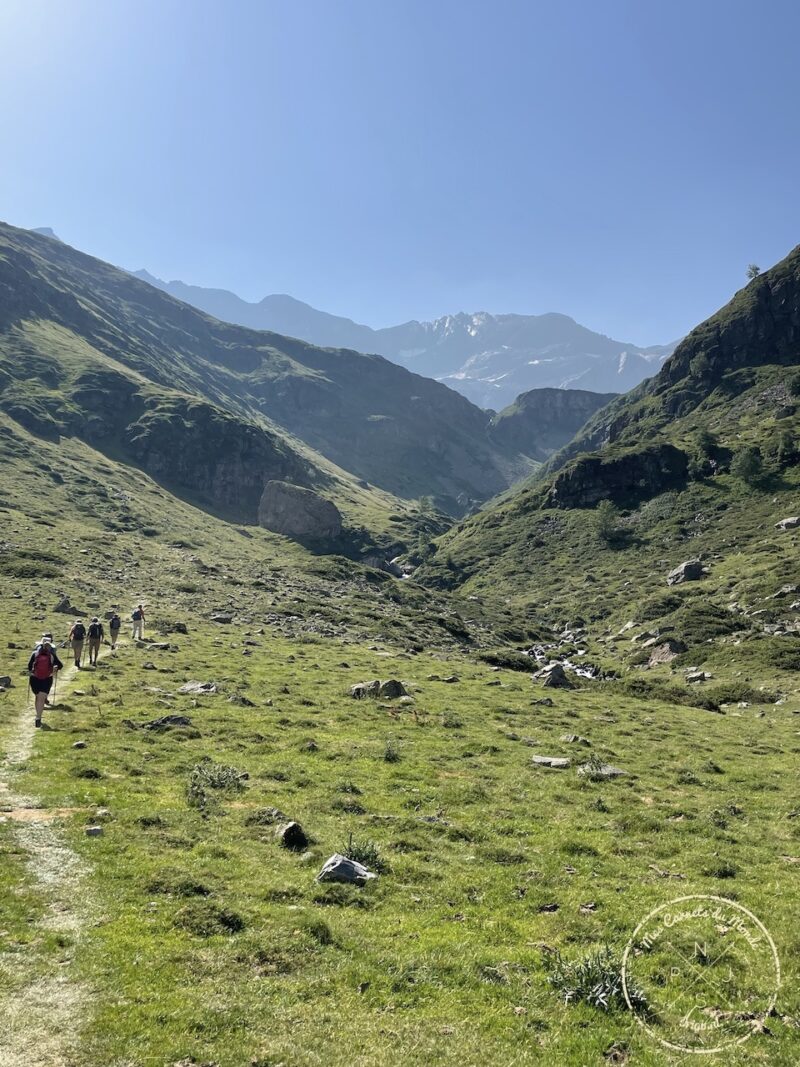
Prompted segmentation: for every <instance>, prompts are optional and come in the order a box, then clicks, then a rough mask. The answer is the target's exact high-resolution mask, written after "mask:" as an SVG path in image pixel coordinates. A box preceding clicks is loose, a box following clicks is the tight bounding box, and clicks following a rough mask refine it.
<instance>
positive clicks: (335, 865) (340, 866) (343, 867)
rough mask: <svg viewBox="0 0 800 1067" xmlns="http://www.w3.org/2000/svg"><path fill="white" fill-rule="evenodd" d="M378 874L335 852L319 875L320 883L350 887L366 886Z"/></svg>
mask: <svg viewBox="0 0 800 1067" xmlns="http://www.w3.org/2000/svg"><path fill="white" fill-rule="evenodd" d="M377 877H378V876H377V874H374V873H373V872H372V871H370V870H368V869H367V868H366V867H365V866H364V865H363V864H362V863H358V862H356V860H351V859H348V858H347V856H341V855H340V854H339V853H338V852H335V853H334V854H333V855H332V856H331V858H330V859H329V860H326V861H325V863H324V864H323V866H322V870H321V871H320V872H319V874H318V875H317V881H318V882H344V883H346V884H348V885H359V886H363V885H366V883H367V882H368V881H370V879H372V878H377Z"/></svg>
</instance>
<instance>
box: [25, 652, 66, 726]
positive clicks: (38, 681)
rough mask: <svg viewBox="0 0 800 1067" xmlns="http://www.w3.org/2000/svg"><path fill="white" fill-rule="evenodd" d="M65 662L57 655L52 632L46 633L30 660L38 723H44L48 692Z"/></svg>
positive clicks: (30, 674) (39, 724) (31, 683)
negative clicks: (43, 713) (43, 714)
mask: <svg viewBox="0 0 800 1067" xmlns="http://www.w3.org/2000/svg"><path fill="white" fill-rule="evenodd" d="M63 666H64V664H63V663H62V662H61V660H60V659H59V658H58V656H57V655H56V650H55V649H54V648H53V643H52V638H51V636H50V634H44V635H43V636H42V640H41V642H40V643H39V644H38V645H37V646H36V648H35V649H34V650H33V653H32V655H31V658H30V659H29V660H28V674H29V676H30V680H29V684H30V687H31V692H32V693H33V698H34V703H35V706H36V725H37V726H41V725H42V712H43V711H44V706H45V704H46V703H47V694H48V693H49V692H50V689H51V687H52V685H53V679H54V678H55V677H56V675H57V674H58V672H59V671H60V670H61V668H62V667H63Z"/></svg>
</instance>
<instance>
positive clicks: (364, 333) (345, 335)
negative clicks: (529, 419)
mask: <svg viewBox="0 0 800 1067" xmlns="http://www.w3.org/2000/svg"><path fill="white" fill-rule="evenodd" d="M136 277H138V278H141V279H142V280H144V281H147V282H149V283H150V284H151V285H155V286H157V287H158V288H159V289H163V290H165V291H166V292H168V293H169V294H170V295H171V296H174V297H176V298H177V299H178V300H183V301H184V302H185V303H188V304H192V305H194V306H195V307H198V308H200V310H202V311H205V312H207V313H208V314H209V315H214V316H215V317H216V318H218V319H222V320H223V321H226V322H233V323H237V324H238V325H241V326H249V327H251V328H254V329H260V330H270V331H271V332H272V333H279V334H283V335H284V336H289V337H298V338H300V339H301V340H303V341H308V342H309V343H310V344H314V345H319V346H321V347H323V348H350V349H354V350H355V351H356V352H375V353H377V354H379V355H381V356H384V357H385V358H386V359H389V360H391V361H392V362H394V363H399V364H400V365H401V366H403V367H407V368H408V369H409V370H412V371H415V372H416V373H418V374H423V375H425V376H427V377H431V378H436V379H437V380H438V381H440V382H443V383H444V384H445V385H449V386H450V387H451V388H453V389H455V390H456V391H457V392H459V393H461V394H462V395H463V396H466V397H467V399H469V400H471V401H472V402H473V403H475V404H478V405H479V406H480V407H482V408H486V409H491V410H495V411H499V410H500V409H501V408H505V407H506V406H507V405H508V404H510V403H512V401H513V400H514V398H515V397H516V396H517V395H518V394H520V393H524V392H527V391H528V390H530V389H541V388H556V389H586V390H590V391H594V392H599V393H610V392H616V393H618V392H626V391H627V390H628V389H632V388H633V387H634V386H636V385H638V384H639V382H641V381H643V380H644V379H645V378H648V377H650V376H651V375H653V374H655V373H656V372H657V371H658V370H659V368H660V367H661V365H662V363H663V362H664V360H665V359H666V358H667V357H668V356H669V354H670V353H671V352H672V350H673V348H674V347H675V346H674V345H663V346H659V345H651V346H650V347H649V348H642V347H640V346H638V345H632V344H628V343H623V342H622V341H615V340H614V339H613V338H610V337H607V336H606V335H605V334H602V333H597V332H596V331H594V330H590V329H588V328H587V327H586V326H582V325H581V324H580V323H578V322H576V321H575V319H573V318H572V317H571V316H570V315H564V314H562V313H561V312H557V311H548V312H545V313H544V314H541V315H518V314H503V315H495V314H492V313H491V312H488V311H472V312H467V311H459V312H456V313H455V314H450V315H442V316H440V317H439V318H436V319H432V320H431V321H428V322H419V321H417V320H415V319H412V320H411V321H409V322H405V323H402V324H400V325H397V326H388V327H385V328H383V329H379V330H374V329H372V328H371V327H369V326H364V325H362V324H360V323H358V322H354V321H353V320H352V319H348V318H344V317H343V316H341V315H332V314H330V313H329V312H326V311H320V310H318V309H317V308H314V307H312V306H311V305H310V304H307V303H305V302H304V301H302V300H298V299H297V298H296V297H293V296H290V295H289V294H288V293H274V294H272V295H270V296H265V297H264V298H263V299H262V300H260V301H258V302H256V303H252V302H250V301H247V300H243V299H241V298H240V297H238V296H236V294H235V293H231V292H228V291H227V290H225V289H208V288H203V287H202V286H197V285H187V284H186V283H184V282H180V281H171V282H163V281H161V280H160V279H158V278H154V277H153V276H152V275H150V274H148V272H147V271H137V272H136Z"/></svg>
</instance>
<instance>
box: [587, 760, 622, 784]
mask: <svg viewBox="0 0 800 1067" xmlns="http://www.w3.org/2000/svg"><path fill="white" fill-rule="evenodd" d="M627 773H628V772H627V771H623V770H620V768H619V767H613V766H612V765H611V764H610V763H601V764H599V765H596V764H591V763H584V765H583V766H582V767H578V774H580V775H582V776H583V777H584V778H591V779H592V781H595V782H599V781H606V780H607V779H609V778H621V777H622V776H623V775H625V774H627Z"/></svg>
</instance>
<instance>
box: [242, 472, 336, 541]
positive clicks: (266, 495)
mask: <svg viewBox="0 0 800 1067" xmlns="http://www.w3.org/2000/svg"><path fill="white" fill-rule="evenodd" d="M258 522H259V525H260V526H263V527H264V529H265V530H271V531H272V532H273V533H278V534H283V535H284V536H285V537H291V538H292V539H293V540H295V541H301V542H313V543H320V542H324V541H331V540H334V539H335V538H337V537H338V536H339V534H340V533H341V532H342V516H341V515H340V513H339V509H338V508H337V507H336V505H335V504H332V503H331V501H330V500H326V499H325V497H322V496H319V494H318V493H315V492H312V490H310V489H301V488H300V486H298V485H292V484H291V483H289V482H283V481H269V482H267V484H266V486H265V487H264V491H263V493H262V494H261V502H260V504H259V506H258Z"/></svg>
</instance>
